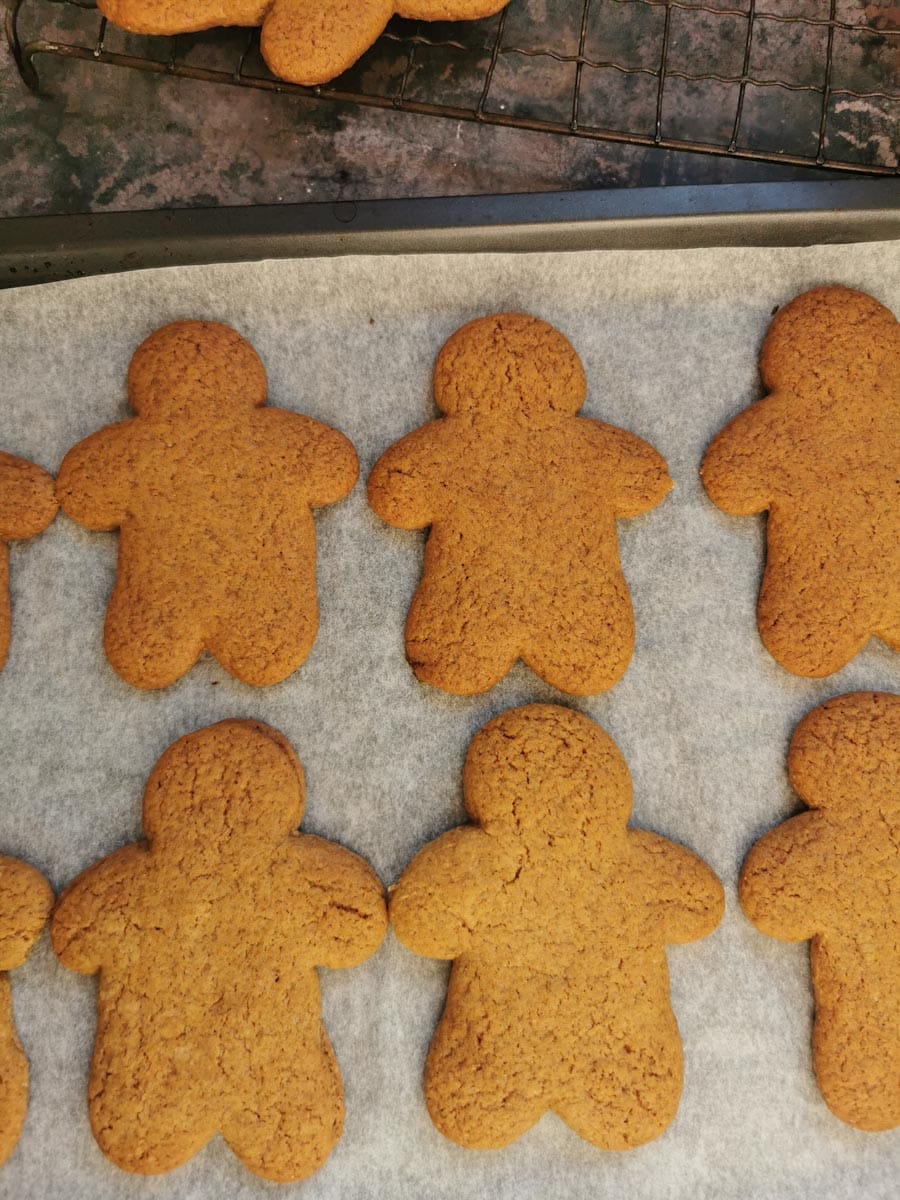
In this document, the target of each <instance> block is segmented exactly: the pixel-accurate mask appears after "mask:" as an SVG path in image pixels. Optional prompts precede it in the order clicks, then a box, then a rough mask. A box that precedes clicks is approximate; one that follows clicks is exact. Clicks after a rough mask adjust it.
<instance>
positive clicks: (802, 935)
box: [738, 812, 826, 942]
mask: <svg viewBox="0 0 900 1200" xmlns="http://www.w3.org/2000/svg"><path fill="white" fill-rule="evenodd" d="M824 826H825V821H824V818H823V817H822V815H821V814H820V813H817V812H805V813H801V814H800V815H799V816H797V817H792V818H791V820H790V821H785V822H784V824H783V825H778V826H777V827H776V828H775V829H772V830H770V832H769V833H767V834H766V835H765V836H764V837H761V838H760V839H759V841H758V842H757V843H756V844H755V845H754V846H753V847H752V849H751V850H750V853H749V854H748V855H747V857H746V859H745V860H744V865H743V867H742V869H741V877H740V883H739V887H738V890H739V895H740V901H741V908H743V910H744V913H745V915H746V916H747V918H748V920H750V921H751V922H752V923H753V924H754V925H755V926H756V928H757V929H758V930H759V931H760V933H764V934H766V935H767V937H772V938H778V939H779V940H780V941H783V942H805V941H808V940H809V938H811V937H813V936H814V935H815V934H816V932H817V923H818V922H817V917H819V915H820V914H819V911H818V910H819V907H820V906H819V904H818V903H817V901H818V900H820V899H821V900H824V899H825V898H826V896H825V892H824V891H823V893H822V896H821V897H819V896H817V894H816V885H817V882H819V881H821V880H822V879H823V876H822V873H821V872H820V871H819V870H818V869H813V870H810V869H809V867H810V860H811V859H814V858H815V857H818V853H819V843H820V841H821V837H822V834H823V832H824ZM810 884H812V886H810ZM822 886H823V887H824V884H823V885H822Z"/></svg>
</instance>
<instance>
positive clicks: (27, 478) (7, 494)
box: [0, 450, 56, 671]
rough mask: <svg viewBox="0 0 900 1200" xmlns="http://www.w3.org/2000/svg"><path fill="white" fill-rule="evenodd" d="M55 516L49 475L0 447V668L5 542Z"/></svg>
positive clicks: (4, 648) (5, 612)
mask: <svg viewBox="0 0 900 1200" xmlns="http://www.w3.org/2000/svg"><path fill="white" fill-rule="evenodd" d="M55 516H56V496H55V495H54V492H53V476H52V475H48V474H47V472H46V471H43V470H41V468H40V467H36V466H35V465H34V463H30V462H27V461H26V460H25V459H24V458H14V457H13V455H12V454H4V453H3V451H2V450H0V671H2V670H3V667H4V666H5V665H6V656H7V654H8V653H9V635H10V627H11V611H10V602H9V550H8V549H7V546H6V543H7V542H13V541H18V540H19V538H29V537H34V535H35V534H36V533H41V532H42V531H43V530H44V529H46V528H47V526H48V525H49V524H50V522H51V521H52V520H53V518H54V517H55Z"/></svg>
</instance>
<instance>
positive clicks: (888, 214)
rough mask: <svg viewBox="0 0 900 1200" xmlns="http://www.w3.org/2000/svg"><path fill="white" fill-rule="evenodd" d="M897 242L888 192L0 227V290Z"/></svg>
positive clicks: (756, 187) (471, 200)
mask: <svg viewBox="0 0 900 1200" xmlns="http://www.w3.org/2000/svg"><path fill="white" fill-rule="evenodd" d="M893 238H900V181H897V180H892V179H867V180H839V181H834V182H832V181H825V182H810V183H805V182H800V183H782V184H771V183H760V184H723V185H717V186H706V187H676V188H635V189H631V190H614V191H613V190H611V191H583V192H550V193H544V194H538V195H513V196H462V197H451V198H439V199H417V200H373V201H366V202H360V203H356V202H347V203H337V204H285V205H266V206H249V207H241V208H212V209H172V210H162V211H148V212H125V213H99V214H82V215H74V216H49V217H11V218H7V219H5V220H0V287H17V286H22V285H25V284H33V283H48V282H51V281H54V280H59V279H73V278H79V277H81V276H84V275H96V274H108V273H111V272H116V271H130V270H137V269H140V268H146V267H164V266H179V265H186V264H189V263H212V262H250V261H259V260H261V259H266V258H307V257H315V256H333V255H339V254H399V253H433V252H445V253H446V252H466V253H471V252H478V251H501V252H510V251H541V250H585V249H617V250H656V249H686V248H689V247H698V246H742V245H743V246H748V245H754V246H779V245H780V246H802V245H812V244H821V243H825V242H861V241H882V240H889V239H893Z"/></svg>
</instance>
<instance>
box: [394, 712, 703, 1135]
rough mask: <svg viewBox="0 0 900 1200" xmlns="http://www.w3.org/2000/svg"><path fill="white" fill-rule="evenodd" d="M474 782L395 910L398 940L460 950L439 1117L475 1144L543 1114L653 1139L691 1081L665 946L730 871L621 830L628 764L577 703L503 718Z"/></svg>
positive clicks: (438, 1089)
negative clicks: (462, 817) (464, 819)
mask: <svg viewBox="0 0 900 1200" xmlns="http://www.w3.org/2000/svg"><path fill="white" fill-rule="evenodd" d="M463 787H464V793H465V803H466V809H467V810H468V812H469V815H470V816H471V817H472V819H473V821H475V822H476V824H475V825H470V826H465V827H463V828H460V829H453V830H451V831H450V832H449V833H446V834H444V836H443V837H440V838H438V839H437V841H435V842H431V843H430V844H429V845H427V846H426V847H425V848H424V850H422V851H421V852H420V853H419V854H418V855H417V856H416V858H415V859H414V860H413V862H412V863H411V864H410V866H408V867H407V869H406V871H405V872H404V873H403V876H402V877H401V879H400V882H399V883H398V884H397V886H396V888H395V889H394V891H393V894H392V897H391V906H390V914H391V922H392V924H393V927H394V932H395V933H396V934H397V936H398V937H399V939H400V941H401V942H403V943H404V945H406V946H408V947H409V949H410V950H413V951H415V953H417V954H423V955H425V956H426V957H428V958H444V959H453V960H454V963H453V969H452V972H451V975H450V985H449V990H448V992H447V1002H446V1006H445V1008H444V1015H443V1017H442V1018H441V1022H440V1025H439V1026H438V1029H437V1032H436V1033H435V1036H434V1041H433V1042H432V1044H431V1051H430V1053H429V1055H428V1062H427V1066H426V1069H425V1097H426V1102H427V1105H428V1111H429V1112H430V1114H431V1117H432V1120H433V1121H434V1123H435V1125H436V1126H437V1127H438V1129H439V1130H440V1131H441V1132H442V1133H443V1134H445V1135H446V1136H447V1137H448V1138H450V1139H451V1140H453V1141H454V1142H458V1143H459V1144H460V1145H461V1146H467V1147H470V1148H473V1149H492V1148H497V1147H500V1146H505V1145H506V1144H508V1143H509V1142H512V1141H514V1140H515V1139H516V1138H518V1137H519V1136H520V1135H521V1134H523V1133H524V1132H525V1131H526V1130H527V1129H529V1128H530V1127H531V1126H532V1125H533V1124H534V1123H535V1122H536V1121H537V1120H538V1119H539V1118H540V1117H541V1116H542V1115H543V1114H544V1113H545V1112H548V1111H552V1112H555V1113H556V1114H557V1116H559V1117H561V1118H562V1119H563V1120H564V1121H565V1122H566V1124H567V1125H569V1126H570V1127H571V1128H572V1129H574V1130H575V1132H576V1133H578V1134H580V1135H581V1136H582V1137H583V1138H586V1139H587V1140H588V1141H589V1142H592V1143H593V1144H594V1145H595V1146H599V1147H602V1148H604V1149H630V1148H631V1147H634V1146H639V1145H641V1144H642V1143H643V1142H647V1141H649V1140H650V1139H651V1138H654V1137H656V1136H657V1135H658V1134H660V1133H661V1132H662V1131H663V1130H664V1129H665V1128H666V1126H667V1125H668V1124H669V1123H670V1122H671V1120H672V1119H673V1117H674V1116H675V1112H676V1109H677V1108H678V1101H679V1097H680V1094H681V1084H682V1051H681V1040H680V1037H679V1034H678V1026H677V1025H676V1023H675V1017H674V1014H673V1012H672V1008H671V1004H670V1001H669V976H668V968H667V965H666V953H665V947H666V945H670V944H673V943H683V942H690V941H693V940H694V939H695V938H701V937H705V936H706V934H708V933H710V932H711V931H712V930H713V929H715V927H716V925H717V924H718V922H719V920H720V918H721V916H722V911H723V905H724V898H723V893H722V888H721V885H720V884H719V881H718V880H717V879H716V877H715V875H713V873H712V871H710V869H709V868H708V867H707V866H706V865H705V864H704V863H703V862H701V860H700V859H698V858H696V857H695V856H694V855H693V854H691V853H690V851H688V850H685V849H684V848H683V847H682V846H678V845H676V844H675V843H674V842H670V841H667V840H666V839H665V838H662V837H657V836H656V835H655V834H652V833H645V832H644V831H643V830H637V829H629V828H628V827H627V821H628V816H629V813H630V811H631V778H630V776H629V773H628V767H627V766H626V765H625V761H624V759H623V758H622V755H621V754H620V753H619V750H618V748H617V746H616V745H615V743H614V742H613V741H612V739H611V738H610V737H608V736H607V734H605V733H604V732H603V730H602V729H600V728H599V726H597V725H595V724H594V723H593V722H592V721H590V720H588V718H587V717H583V716H581V715H580V714H579V713H576V712H572V711H570V710H569V709H565V708H558V707H556V706H555V705H541V704H535V705H530V706H528V707H525V708H516V709H512V710H511V711H509V712H505V713H502V714H501V715H500V716H499V717H496V718H495V719H494V720H493V721H491V722H490V723H489V724H488V725H486V726H485V727H484V728H483V729H482V730H481V731H480V733H478V734H476V736H475V738H474V739H473V741H472V744H471V746H470V748H469V753H468V757H467V758H466V765H465V771H464V774H463Z"/></svg>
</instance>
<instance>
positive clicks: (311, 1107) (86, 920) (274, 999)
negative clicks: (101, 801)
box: [51, 720, 386, 1182]
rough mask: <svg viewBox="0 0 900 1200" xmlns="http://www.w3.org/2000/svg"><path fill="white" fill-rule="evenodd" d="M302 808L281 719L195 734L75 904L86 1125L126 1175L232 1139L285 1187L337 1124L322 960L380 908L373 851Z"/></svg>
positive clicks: (370, 945) (328, 1143)
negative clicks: (92, 1001)
mask: <svg viewBox="0 0 900 1200" xmlns="http://www.w3.org/2000/svg"><path fill="white" fill-rule="evenodd" d="M303 804H304V782H303V772H302V768H301V766H300V763H299V761H298V760H297V758H296V755H295V754H294V752H293V750H292V749H291V747H290V745H289V743H288V742H287V740H286V739H285V738H284V737H283V736H282V735H281V734H279V733H277V732H276V731H275V730H273V729H270V728H269V727H268V726H266V725H263V724H261V723H259V722H254V721H235V720H230V721H223V722H221V723H220V724H218V725H213V726H210V727H208V728H206V729H201V730H199V731H197V732H196V733H191V734H188V735H187V736H185V737H183V738H181V739H180V740H179V741H177V742H175V743H174V744H173V745H172V746H170V747H169V749H168V750H167V751H166V752H165V753H164V754H163V756H162V757H161V758H160V760H159V762H158V763H157V764H156V766H155V767H154V769H153V772H152V773H151V775H150V778H149V780H148V782H147V786H146V789H145V792H144V807H143V822H144V831H145V833H146V835H147V841H146V842H141V843H137V844H135V845H131V846H126V847H125V848H124V849H122V850H119V851H117V852H116V853H114V854H111V855H110V856H109V857H108V858H105V859H103V860H102V861H101V862H99V863H97V864H96V865H95V866H93V867H90V868H89V869H88V870H86V871H85V872H84V873H83V874H82V875H80V876H79V877H78V879H76V880H75V881H74V883H72V884H71V885H70V886H69V887H68V888H67V889H66V891H65V892H64V893H63V895H62V897H61V898H60V901H59V904H58V905H57V908H56V911H55V913H54V916H53V921H52V926H51V937H52V941H53V948H54V950H55V951H56V953H57V955H58V956H59V958H60V961H61V962H62V963H63V964H64V965H65V966H67V967H69V968H71V969H72V970H74V971H78V972H81V973H82V974H86V975H93V974H99V985H98V990H97V1036H96V1041H95V1043H94V1054H93V1059H92V1062H91V1069H90V1078H89V1082H88V1104H89V1112H90V1120H91V1128H92V1130H93V1132H94V1136H95V1138H96V1140H97V1142H98V1144H99V1145H100V1148H101V1149H102V1150H103V1152H104V1154H106V1155H107V1157H108V1158H110V1159H111V1160H112V1161H113V1162H114V1163H116V1164H117V1165H118V1166H120V1167H122V1168H124V1169H125V1170H127V1171H134V1172H138V1173H140V1174H148V1175H149V1174H159V1173H162V1172H164V1171H169V1170H171V1169H172V1168H173V1167H176V1166H178V1165H180V1164H181V1163H183V1162H186V1161H187V1160H188V1159H189V1158H190V1157H191V1156H192V1155H193V1154H195V1153H196V1152H197V1151H198V1150H200V1149H201V1148H202V1147H203V1146H204V1145H205V1144H206V1142H208V1141H209V1139H210V1138H211V1137H212V1136H213V1135H214V1134H216V1133H221V1134H222V1136H223V1137H224V1139H225V1141H226V1142H227V1143H228V1145H229V1146H230V1147H231V1149H232V1150H233V1151H234V1153H235V1154H236V1155H237V1156H238V1157H239V1158H240V1159H241V1161H242V1162H243V1163H244V1164H245V1166H247V1167H248V1168H249V1169H250V1170H251V1171H253V1172H254V1173H256V1174H258V1175H260V1176H263V1177H264V1178H266V1179H271V1180H275V1181H279V1182H288V1181H291V1180H297V1179H302V1178H305V1177H306V1176H307V1175H309V1174H311V1173H312V1172H313V1171H315V1170H316V1169H317V1168H318V1167H319V1166H321V1164H322V1163H323V1162H324V1161H325V1159H326V1158H327V1157H328V1155H329V1154H330V1152H331V1150H332V1148H333V1147H334V1145H335V1143H336V1142H337V1140H338V1138H339V1137H340V1134H341V1130H342V1126H343V1116H344V1104H343V1093H342V1088H341V1079H340V1074H339V1071H338V1067H337V1063H336V1061H335V1057H334V1053H333V1051H332V1048H331V1044H330V1042H329V1040H328V1036H327V1034H326V1032H325V1029H324V1026H323V1024H322V1018H321V1000H320V993H319V982H318V976H317V973H316V968H317V967H333V968H338V967H352V966H355V965H357V964H358V963H361V962H363V961H364V960H365V959H366V958H368V957H369V956H370V955H371V954H373V953H374V952H375V950H376V949H377V948H378V946H379V945H380V943H381V940H382V938H383V936H384V932H385V928H386V911H385V901H384V893H383V889H382V886H381V884H380V882H379V880H378V878H377V876H376V875H375V873H374V872H373V871H372V870H371V868H370V867H369V866H368V865H367V864H366V863H365V862H363V860H362V859H360V858H358V857H357V856H356V855H355V854H352V853H350V851H348V850H345V849H343V848H342V847H340V846H337V845H335V844H334V843H331V842H327V841H324V840H323V839H322V838H318V837H313V836H310V835H307V834H303V833H298V832H295V831H296V829H297V826H298V825H299V823H300V820H301V817H302V815H303Z"/></svg>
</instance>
